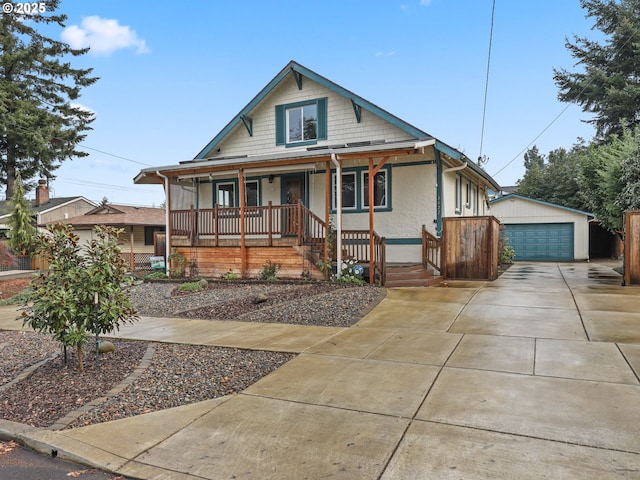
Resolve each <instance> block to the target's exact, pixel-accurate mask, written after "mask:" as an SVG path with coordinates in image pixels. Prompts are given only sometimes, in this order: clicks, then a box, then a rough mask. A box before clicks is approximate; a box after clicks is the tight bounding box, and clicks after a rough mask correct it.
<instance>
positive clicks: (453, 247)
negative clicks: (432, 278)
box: [441, 217, 500, 280]
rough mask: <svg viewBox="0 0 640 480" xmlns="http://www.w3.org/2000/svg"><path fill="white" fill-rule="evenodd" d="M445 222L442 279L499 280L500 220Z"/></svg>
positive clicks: (478, 219)
mask: <svg viewBox="0 0 640 480" xmlns="http://www.w3.org/2000/svg"><path fill="white" fill-rule="evenodd" d="M442 220H443V223H442V243H441V252H442V265H441V267H442V270H441V272H442V276H443V277H444V278H447V279H452V280H453V279H465V280H495V279H496V278H498V263H499V257H500V256H499V248H498V240H499V238H500V222H499V221H498V219H497V218H496V217H445V218H443V219H442Z"/></svg>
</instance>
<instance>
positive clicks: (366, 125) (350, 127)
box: [210, 75, 410, 157]
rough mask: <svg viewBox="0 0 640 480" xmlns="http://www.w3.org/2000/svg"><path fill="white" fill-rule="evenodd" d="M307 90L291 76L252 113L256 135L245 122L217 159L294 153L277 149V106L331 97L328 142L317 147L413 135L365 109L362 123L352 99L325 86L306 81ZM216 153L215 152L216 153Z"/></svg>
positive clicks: (235, 129)
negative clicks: (285, 152) (251, 134)
mask: <svg viewBox="0 0 640 480" xmlns="http://www.w3.org/2000/svg"><path fill="white" fill-rule="evenodd" d="M302 85H303V88H302V90H299V89H298V86H297V84H296V82H295V79H294V78H293V75H290V76H288V77H287V78H286V79H284V80H283V81H282V83H281V84H280V85H279V86H278V87H277V88H276V89H274V90H273V91H272V92H271V93H270V95H269V96H267V97H266V98H265V99H264V101H262V102H261V103H260V104H259V105H258V106H257V107H256V108H255V109H254V110H253V111H252V112H251V113H250V114H249V116H250V117H251V118H253V136H250V135H249V133H248V132H247V129H246V128H245V127H244V125H243V124H242V122H240V123H239V124H238V125H236V126H235V127H234V128H233V129H232V130H231V132H230V133H229V134H228V135H227V137H226V138H225V139H224V140H223V141H222V142H220V143H219V144H218V148H220V153H217V152H216V155H210V157H213V156H224V157H230V156H236V155H262V154H269V153H277V152H283V151H291V150H292V149H295V148H302V149H305V150H306V146H305V147H290V148H287V147H285V146H276V136H275V129H276V116H275V109H276V106H277V105H283V104H290V103H296V102H304V101H308V100H315V99H317V98H323V97H326V98H327V102H328V111H327V124H328V126H327V140H319V141H318V142H317V145H318V146H320V145H336V144H342V143H352V142H363V141H369V140H386V141H388V142H390V141H391V142H392V141H397V140H407V139H409V138H410V137H409V135H408V134H407V133H406V132H404V131H402V130H401V129H399V128H397V127H395V126H394V125H391V124H390V123H388V122H387V121H385V120H384V119H382V118H380V117H378V116H376V115H374V114H372V113H370V112H368V111H367V110H365V109H362V117H361V122H360V123H358V122H357V121H356V116H355V114H354V111H353V106H352V104H351V101H350V99H347V98H344V97H342V96H341V95H338V94H337V93H334V92H332V91H330V90H329V89H327V88H325V87H323V86H322V85H320V84H318V83H316V82H314V81H312V80H309V79H308V78H303V83H302ZM212 153H213V152H212Z"/></svg>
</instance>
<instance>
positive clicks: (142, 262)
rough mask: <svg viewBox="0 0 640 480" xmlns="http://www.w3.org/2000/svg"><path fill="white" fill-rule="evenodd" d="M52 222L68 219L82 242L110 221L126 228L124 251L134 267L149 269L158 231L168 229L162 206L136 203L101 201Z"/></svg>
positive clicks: (135, 268) (82, 243)
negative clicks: (75, 214)
mask: <svg viewBox="0 0 640 480" xmlns="http://www.w3.org/2000/svg"><path fill="white" fill-rule="evenodd" d="M51 223H68V224H69V225H71V226H72V227H73V230H74V232H75V233H76V235H78V237H80V244H81V245H84V244H86V243H87V242H90V241H91V240H92V239H93V237H94V231H93V230H94V227H95V226H96V225H108V226H112V227H118V228H122V229H124V231H125V233H124V236H123V237H122V238H121V240H122V245H121V250H122V254H123V256H124V257H125V259H126V260H127V262H128V263H129V265H130V267H131V269H132V270H148V269H150V267H151V266H150V260H149V259H150V257H152V256H153V255H154V244H155V237H156V233H159V232H164V230H165V211H164V209H163V208H151V207H134V206H130V205H114V204H110V203H105V204H102V205H100V206H98V207H95V208H93V209H92V210H90V211H88V212H87V213H85V214H84V215H80V216H77V217H73V218H68V219H64V220H62V221H58V222H51Z"/></svg>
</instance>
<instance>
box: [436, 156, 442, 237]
mask: <svg viewBox="0 0 640 480" xmlns="http://www.w3.org/2000/svg"><path fill="white" fill-rule="evenodd" d="M435 157H436V236H437V237H438V238H440V237H441V236H442V159H441V158H440V151H439V150H435Z"/></svg>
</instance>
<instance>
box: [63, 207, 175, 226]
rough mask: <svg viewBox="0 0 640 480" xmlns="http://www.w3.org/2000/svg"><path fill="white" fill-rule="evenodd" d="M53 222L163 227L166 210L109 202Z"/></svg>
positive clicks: (83, 224)
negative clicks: (78, 214)
mask: <svg viewBox="0 0 640 480" xmlns="http://www.w3.org/2000/svg"><path fill="white" fill-rule="evenodd" d="M51 223H68V224H69V225H72V226H74V227H93V226H94V225H111V226H114V227H125V226H131V225H145V226H157V227H163V226H164V224H165V211H164V208H156V207H134V206H132V205H114V204H110V203H108V204H104V205H100V206H99V207H96V208H94V209H93V210H91V211H90V212H87V213H85V214H84V215H80V216H78V217H72V218H67V219H65V220H60V221H58V222H51Z"/></svg>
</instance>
